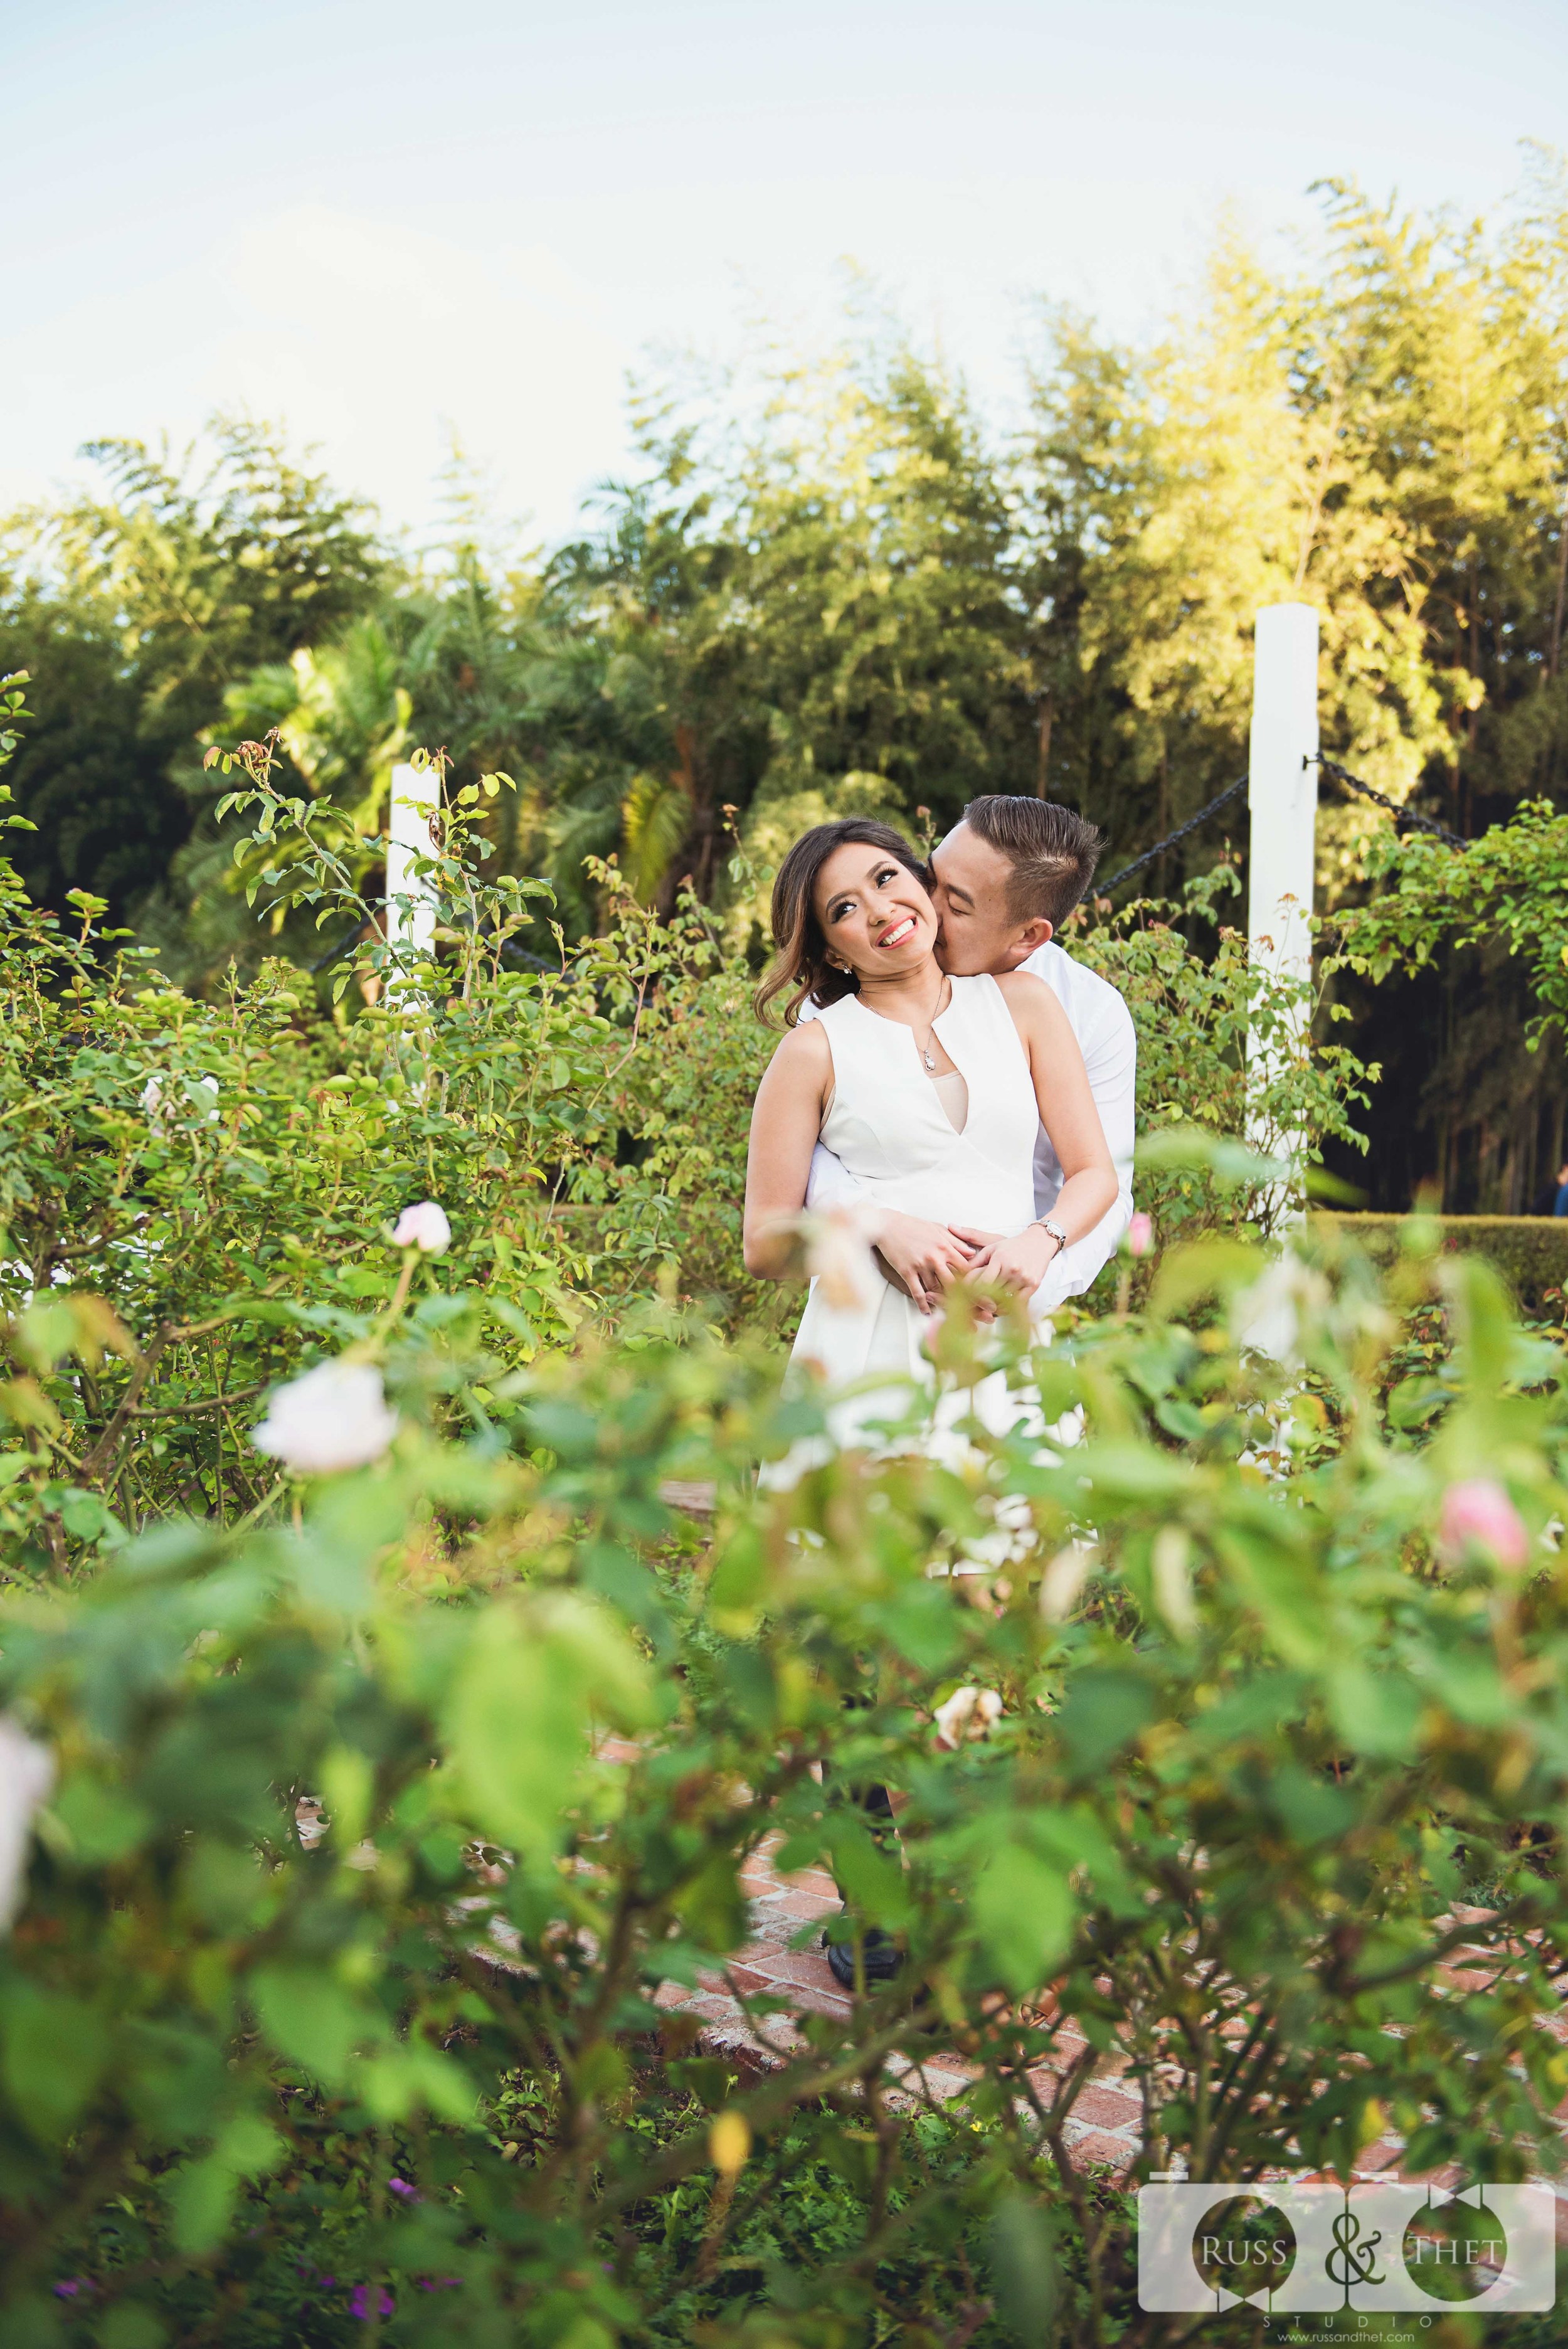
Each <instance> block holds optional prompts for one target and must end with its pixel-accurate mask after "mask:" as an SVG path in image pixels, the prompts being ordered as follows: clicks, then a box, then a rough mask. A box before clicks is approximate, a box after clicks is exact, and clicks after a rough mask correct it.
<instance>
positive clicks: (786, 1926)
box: [658, 1835, 1568, 2244]
mask: <svg viewBox="0 0 1568 2349" xmlns="http://www.w3.org/2000/svg"><path fill="white" fill-rule="evenodd" d="M781 1840H782V1838H781V1837H779V1836H777V1835H773V1836H769V1837H764V1839H763V1843H762V1845H761V1847H760V1848H759V1850H758V1853H757V1855H756V1857H754V1858H753V1859H751V1860H750V1861H749V1862H748V1865H747V1868H746V1869H745V1871H744V1872H743V1876H742V1882H743V1884H744V1886H745V1889H746V1890H747V1892H748V1895H749V1897H750V1902H751V1924H752V1929H753V1934H754V1938H753V1939H752V1940H749V1941H748V1943H747V1944H746V1946H745V1948H744V1949H742V1950H741V1951H739V1953H738V1956H737V1957H736V1958H735V1960H734V1961H732V1963H731V1965H730V1966H729V1968H728V1969H727V1971H728V1974H729V1977H730V1981H731V1982H733V1984H734V1986H735V1988H737V1989H738V1990H740V1991H741V1992H744V1993H745V1994H746V1995H747V1996H748V1997H755V1996H758V1995H759V1994H761V1993H763V1992H774V1993H776V1994H778V1995H779V1996H781V1997H785V1998H788V1999H789V2002H790V2009H791V2012H792V2013H793V2014H795V2015H799V2014H801V2013H814V2014H830V2015H836V2016H838V2017H840V2018H843V2017H845V2016H847V2015H848V2014H849V2013H850V2007H851V2002H850V2000H849V1999H848V1998H847V1997H846V1995H845V1994H844V1992H842V1991H841V1989H840V1988H839V1985H838V1984H837V1982H835V1981H834V1980H833V1977H832V1975H831V1973H830V1971H829V1968H828V1959H827V1953H826V1951H824V1950H822V1949H821V1948H820V1945H819V1940H818V1937H817V1936H816V1935H814V1934H813V1935H812V1936H811V1938H810V1941H809V1943H808V1945H807V1946H806V1947H805V1948H804V1949H801V1948H798V1947H792V1946H791V1945H792V1944H793V1943H794V1942H795V1940H796V1937H797V1935H798V1934H799V1932H800V1929H801V1928H802V1926H807V1925H812V1924H815V1923H816V1922H817V1921H818V1920H819V1919H820V1920H822V1921H823V1922H824V1923H825V1922H826V1920H827V1919H828V1918H830V1917H831V1916H834V1915H836V1914H837V1912H838V1909H839V1896H838V1893H837V1891H836V1890H835V1889H834V1886H833V1880H832V1878H831V1877H830V1876H829V1875H828V1873H827V1871H826V1870H825V1869H824V1868H803V1869H802V1870H800V1871H799V1874H797V1875H793V1876H785V1875H783V1874H781V1873H780V1872H779V1870H778V1869H776V1868H774V1866H773V1864H772V1859H771V1855H772V1853H773V1852H775V1851H776V1850H777V1849H778V1848H779V1843H780V1841H781ZM1458 1955H1459V1956H1460V1959H1461V1961H1462V1958H1463V1956H1464V1952H1463V1951H1460V1952H1459V1953H1458ZM1445 1971H1448V1972H1449V1973H1450V1975H1451V1977H1452V1979H1453V1982H1454V1985H1455V1987H1456V1989H1458V1988H1463V1987H1467V1986H1469V1984H1470V1982H1478V1981H1480V1979H1482V1978H1483V1977H1481V1976H1480V1975H1477V1974H1474V1973H1472V1974H1470V1976H1468V1977H1467V1975H1466V1973H1465V1971H1464V1969H1463V1966H1462V1962H1461V1964H1460V1965H1459V1966H1457V1967H1454V1968H1451V1969H1445ZM658 2003H659V2005H660V2006H662V2007H665V2008H667V2009H668V2010H669V2011H670V2012H672V2013H682V2014H690V2015H692V2016H694V2017H696V2020H697V2021H698V2022H699V2023H700V2025H701V2030H700V2033H699V2042H698V2044H700V2045H701V2046H702V2047H703V2049H704V2050H705V2052H707V2053H708V2054H715V2055H729V2056H734V2057H738V2058H739V2059H740V2061H741V2062H742V2063H743V2064H748V2065H755V2064H758V2062H760V2063H762V2064H771V2063H777V2062H779V2061H780V2060H781V2059H782V2058H784V2057H786V2056H787V2055H789V2054H790V2053H791V2052H792V2051H793V2049H794V2047H795V2046H796V2045H797V2044H799V2034H798V2032H797V2030H796V2028H795V2025H794V2023H792V2021H791V2020H790V2016H789V2014H777V2015H772V2016H769V2017H768V2018H766V2019H764V2020H762V2021H760V2022H759V2023H749V2022H748V2020H747V2017H746V2014H745V2013H744V2011H743V2009H742V2008H741V2007H740V2005H739V2004H738V2002H737V2000H736V1999H735V1998H734V1997H733V1996H732V1995H731V1994H730V1991H729V1989H728V1988H727V1984H726V1980H725V1976H724V1975H723V1974H721V1973H717V1972H715V1973H708V1974H705V1975H704V1976H703V1977H702V1978H701V1981H700V1983H699V1986H698V1988H697V1989H696V1990H687V1989H686V1987H685V1986H684V1985H683V1984H681V1983H679V1982H666V1983H665V1985H664V1987H663V1989H662V1990H661V1991H660V1992H658ZM1548 2027H1549V2028H1551V2029H1552V2030H1553V2034H1554V2036H1556V2037H1558V2038H1561V2039H1563V2040H1564V2041H1568V2023H1555V2024H1553V2025H1549V2026H1548ZM1085 2044H1086V2042H1085V2040H1084V2038H1083V2036H1082V2034H1081V2033H1079V2032H1078V2031H1077V2030H1075V2029H1074V2028H1073V2026H1072V2025H1071V2024H1070V2023H1066V2024H1063V2025H1062V2026H1061V2027H1060V2029H1059V2030H1058V2031H1057V2035H1056V2039H1055V2043H1054V2050H1053V2054H1052V2056H1051V2058H1050V2059H1049V2060H1048V2061H1047V2062H1045V2063H1042V2064H1038V2065H1037V2066H1036V2067H1035V2068H1034V2069H1033V2070H1032V2072H1031V2074H1030V2078H1031V2080H1032V2082H1033V2083H1034V2085H1035V2088H1036V2091H1037V2095H1039V2097H1040V2101H1041V2103H1042V2104H1044V2105H1047V2106H1048V2105H1049V2104H1050V2103H1051V2101H1052V2098H1053V2096H1054V2094H1055V2081H1056V2079H1057V2076H1058V2075H1059V2074H1060V2073H1061V2072H1063V2071H1064V2070H1065V2069H1066V2068H1067V2067H1068V2064H1071V2063H1072V2062H1073V2061H1074V2060H1075V2059H1076V2058H1077V2057H1078V2056H1079V2055H1081V2054H1082V2052H1083V2049H1084V2046H1085ZM1125 2070H1126V2065H1125V2063H1124V2060H1123V2059H1122V2058H1121V2057H1119V2056H1116V2055H1107V2056H1102V2057H1101V2058H1100V2061H1099V2064H1098V2065H1097V2067H1096V2071H1095V2076H1094V2078H1093V2079H1092V2080H1091V2081H1090V2083H1089V2084H1088V2086H1087V2087H1084V2088H1082V2089H1080V2090H1079V2092H1078V2096H1077V2098H1076V2099H1075V2101H1074V2105H1073V2110H1072V2115H1071V2117H1070V2118H1069V2119H1068V2122H1067V2124H1066V2126H1065V2127H1064V2128H1063V2131H1062V2140H1063V2143H1064V2144H1065V2145H1066V2146H1067V2147H1068V2148H1069V2149H1070V2150H1071V2152H1072V2153H1073V2155H1074V2157H1075V2158H1076V2159H1077V2160H1078V2161H1079V2162H1082V2163H1088V2164H1092V2165H1094V2166H1096V2167H1100V2166H1103V2167H1104V2168H1106V2169H1108V2170H1109V2171H1110V2172H1111V2173H1112V2174H1113V2175H1115V2176H1117V2177H1121V2176H1124V2175H1125V2174H1126V2172H1127V2171H1128V2169H1129V2168H1130V2167H1131V2165H1132V2163H1133V2162H1134V2161H1135V2160H1136V2159H1137V2158H1138V2156H1139V2154H1140V2151H1141V2150H1142V2136H1141V2127H1140V2124H1141V2120H1142V2105H1141V2101H1140V2097H1139V2095H1138V2092H1137V2090H1136V2088H1134V2087H1133V2086H1132V2085H1130V2083H1129V2082H1128V2081H1127V2080H1126V2079H1125V2078H1124V2077H1123V2076H1122V2075H1124V2073H1125ZM976 2076H977V2072H976V2067H975V2066H974V2065H971V2064H965V2062H964V2061H963V2059H962V2058H961V2057H960V2056H958V2055H955V2054H954V2055H950V2056H944V2057H942V2058H941V2059H939V2060H938V2061H937V2062H934V2063H928V2064H925V2065H924V2066H923V2071H922V2075H921V2085H922V2087H923V2091H924V2093H925V2094H926V2095H929V2096H931V2097H933V2098H934V2099H936V2100H938V2101H940V2102H944V2103H945V2102H947V2101H949V2100H951V2099H952V2098H953V2097H954V2096H958V2095H962V2094H963V2092H964V2090H965V2088H966V2087H967V2086H968V2085H969V2083H970V2081H971V2080H973V2079H974V2078H975V2077H976ZM912 2085H913V2084H912ZM1562 2109H1563V2112H1564V2113H1565V2114H1568V2098H1565V2099H1564V2101H1563V2108H1562ZM1403 2151H1404V2147H1403V2145H1402V2143H1401V2141H1400V2140H1399V2139H1398V2138H1397V2137H1380V2138H1378V2140H1377V2143H1376V2144H1374V2145H1369V2146H1368V2147H1367V2148H1366V2149H1365V2151H1364V2152H1363V2154H1362V2155H1361V2158H1360V2165H1359V2172H1360V2174H1362V2175H1367V2174H1369V2173H1371V2172H1372V2171H1375V2170H1380V2171H1387V2172H1389V2173H1390V2174H1392V2175H1396V2176H1398V2175H1401V2174H1404V2173H1402V2172H1401V2170H1400V2161H1401V2157H1402V2155H1403ZM1282 2174H1283V2173H1282ZM1421 2182H1422V2183H1425V2182H1426V2174H1425V2173H1422V2177H1421ZM1431 2183H1432V2184H1433V2185H1434V2186H1435V2187H1437V2188H1439V2189H1442V2188H1444V2187H1448V2186H1450V2185H1453V2184H1456V2183H1458V2173H1457V2172H1454V2171H1449V2170H1439V2171H1436V2172H1434V2173H1432V2177H1431ZM1557 2197H1558V2222H1557V2239H1558V2241H1559V2242H1560V2243H1563V2244H1568V2179H1564V2180H1563V2181H1562V2182H1560V2183H1559V2185H1558V2188H1557Z"/></svg>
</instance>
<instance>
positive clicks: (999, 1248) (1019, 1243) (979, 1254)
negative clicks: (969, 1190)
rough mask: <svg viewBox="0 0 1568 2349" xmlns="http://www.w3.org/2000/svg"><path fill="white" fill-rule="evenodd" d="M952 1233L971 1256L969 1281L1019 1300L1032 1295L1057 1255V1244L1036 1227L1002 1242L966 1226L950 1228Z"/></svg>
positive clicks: (960, 1225)
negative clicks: (990, 1283)
mask: <svg viewBox="0 0 1568 2349" xmlns="http://www.w3.org/2000/svg"><path fill="white" fill-rule="evenodd" d="M953 1229H954V1234H955V1236H956V1237H958V1238H959V1239H961V1240H965V1241H967V1242H968V1244H969V1246H970V1247H971V1248H973V1250H974V1252H975V1253H974V1256H973V1258H972V1260H971V1262H970V1266H969V1278H970V1279H971V1280H989V1281H993V1282H995V1286H996V1287H997V1288H1011V1289H1013V1290H1014V1291H1016V1294H1017V1295H1018V1296H1019V1297H1032V1296H1033V1295H1034V1293H1035V1291H1036V1289H1037V1288H1038V1287H1039V1285H1040V1283H1041V1281H1042V1280H1044V1278H1045V1277H1046V1275H1047V1272H1048V1271H1049V1270H1050V1268H1051V1266H1052V1265H1053V1263H1054V1262H1055V1261H1056V1258H1057V1255H1058V1254H1059V1253H1060V1250H1059V1248H1058V1247H1057V1242H1056V1241H1055V1240H1054V1239H1053V1238H1052V1237H1051V1236H1050V1234H1049V1232H1047V1231H1045V1230H1042V1228H1041V1226H1039V1225H1038V1224H1031V1225H1030V1226H1029V1227H1028V1229H1027V1231H1023V1232H1016V1233H1015V1234H1014V1236H1013V1237H1012V1238H1011V1239H1003V1238H1002V1237H1000V1236H999V1235H998V1234H997V1233H995V1232H982V1231H976V1230H975V1228H974V1227H973V1226H971V1225H968V1224H954V1226H953Z"/></svg>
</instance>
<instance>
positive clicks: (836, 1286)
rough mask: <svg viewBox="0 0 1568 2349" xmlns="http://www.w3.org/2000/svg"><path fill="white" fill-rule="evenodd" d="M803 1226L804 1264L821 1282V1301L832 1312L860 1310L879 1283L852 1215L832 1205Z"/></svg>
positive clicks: (863, 1307) (868, 1252) (866, 1304)
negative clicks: (804, 1233)
mask: <svg viewBox="0 0 1568 2349" xmlns="http://www.w3.org/2000/svg"><path fill="white" fill-rule="evenodd" d="M806 1228H807V1233H808V1244H807V1249H806V1268H807V1270H808V1271H809V1272H810V1274H811V1276H812V1278H813V1279H816V1280H820V1282H821V1284H822V1300H823V1303H824V1304H826V1305H830V1306H831V1307H832V1309H833V1310H834V1311H835V1312H836V1313H859V1312H863V1311H864V1310H865V1309H866V1308H867V1307H868V1306H870V1305H871V1304H872V1303H873V1302H874V1300H875V1298H876V1295H877V1291H878V1289H879V1288H881V1286H882V1284H881V1281H880V1279H879V1278H878V1275H877V1268H876V1266H875V1265H874V1264H873V1263H872V1252H871V1249H870V1248H869V1247H867V1245H866V1242H865V1240H864V1239H863V1237H861V1232H860V1229H859V1227H858V1226H857V1225H856V1224H855V1222H854V1220H853V1218H852V1217H851V1216H848V1215H846V1214H845V1212H844V1210H843V1209H842V1208H841V1207H833V1208H830V1210H829V1212H828V1213H827V1214H826V1215H825V1216H812V1217H811V1218H810V1222H809V1223H808V1225H807V1227H806Z"/></svg>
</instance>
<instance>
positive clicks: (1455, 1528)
mask: <svg viewBox="0 0 1568 2349" xmlns="http://www.w3.org/2000/svg"><path fill="white" fill-rule="evenodd" d="M1438 1543H1439V1547H1440V1548H1442V1549H1444V1550H1446V1551H1447V1552H1448V1554H1449V1557H1453V1558H1458V1557H1463V1555H1464V1553H1465V1551H1466V1549H1467V1548H1469V1547H1470V1545H1471V1544H1473V1545H1474V1547H1476V1548H1477V1549H1484V1550H1490V1551H1491V1555H1492V1557H1494V1558H1495V1559H1496V1560H1497V1563H1498V1565H1499V1566H1508V1567H1521V1566H1522V1565H1523V1564H1524V1563H1525V1561H1526V1559H1527V1558H1528V1557H1529V1556H1530V1536H1529V1535H1528V1534H1527V1533H1526V1532H1525V1529H1524V1521H1523V1519H1522V1517H1521V1516H1520V1514H1519V1511H1518V1510H1517V1509H1516V1508H1515V1507H1514V1506H1513V1503H1512V1502H1511V1500H1510V1499H1509V1497H1508V1495H1507V1494H1506V1493H1505V1492H1504V1491H1503V1489H1502V1486H1501V1485H1498V1484H1495V1483H1494V1482H1493V1481H1492V1479H1491V1477H1490V1476H1471V1477H1468V1478H1467V1479H1466V1480H1465V1482H1464V1483H1463V1484H1461V1485H1449V1488H1448V1490H1447V1492H1446V1493H1445V1494H1444V1495H1443V1507H1442V1515H1441V1516H1439V1520H1438Z"/></svg>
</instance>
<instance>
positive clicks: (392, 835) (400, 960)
mask: <svg viewBox="0 0 1568 2349" xmlns="http://www.w3.org/2000/svg"><path fill="white" fill-rule="evenodd" d="M439 804H440V775H439V772H438V770H437V769H436V768H435V767H422V768H421V767H411V766H408V765H407V764H405V765H403V766H398V767H394V768H393V770H392V814H391V823H390V825H389V828H388V829H389V836H388V839H387V946H388V947H390V948H391V950H392V954H393V957H394V965H393V970H394V975H393V982H392V983H393V985H394V986H396V985H397V966H398V965H401V966H402V968H404V969H405V970H407V966H408V965H409V964H410V963H411V962H417V961H418V958H419V957H420V956H421V955H422V954H425V953H428V950H429V948H430V947H431V945H432V944H433V942H434V939H435V936H436V899H435V894H434V892H433V891H432V889H431V887H430V885H429V883H428V881H421V880H419V879H418V877H417V876H416V874H415V872H414V859H415V858H416V857H417V856H428V855H430V854H431V853H432V845H431V841H430V818H431V817H432V816H433V815H434V814H435V813H436V811H437V809H438V806H439ZM399 897H401V898H402V899H404V900H405V901H406V902H405V903H404V904H402V905H398V904H397V902H396V901H397V899H398V898H399Z"/></svg>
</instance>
